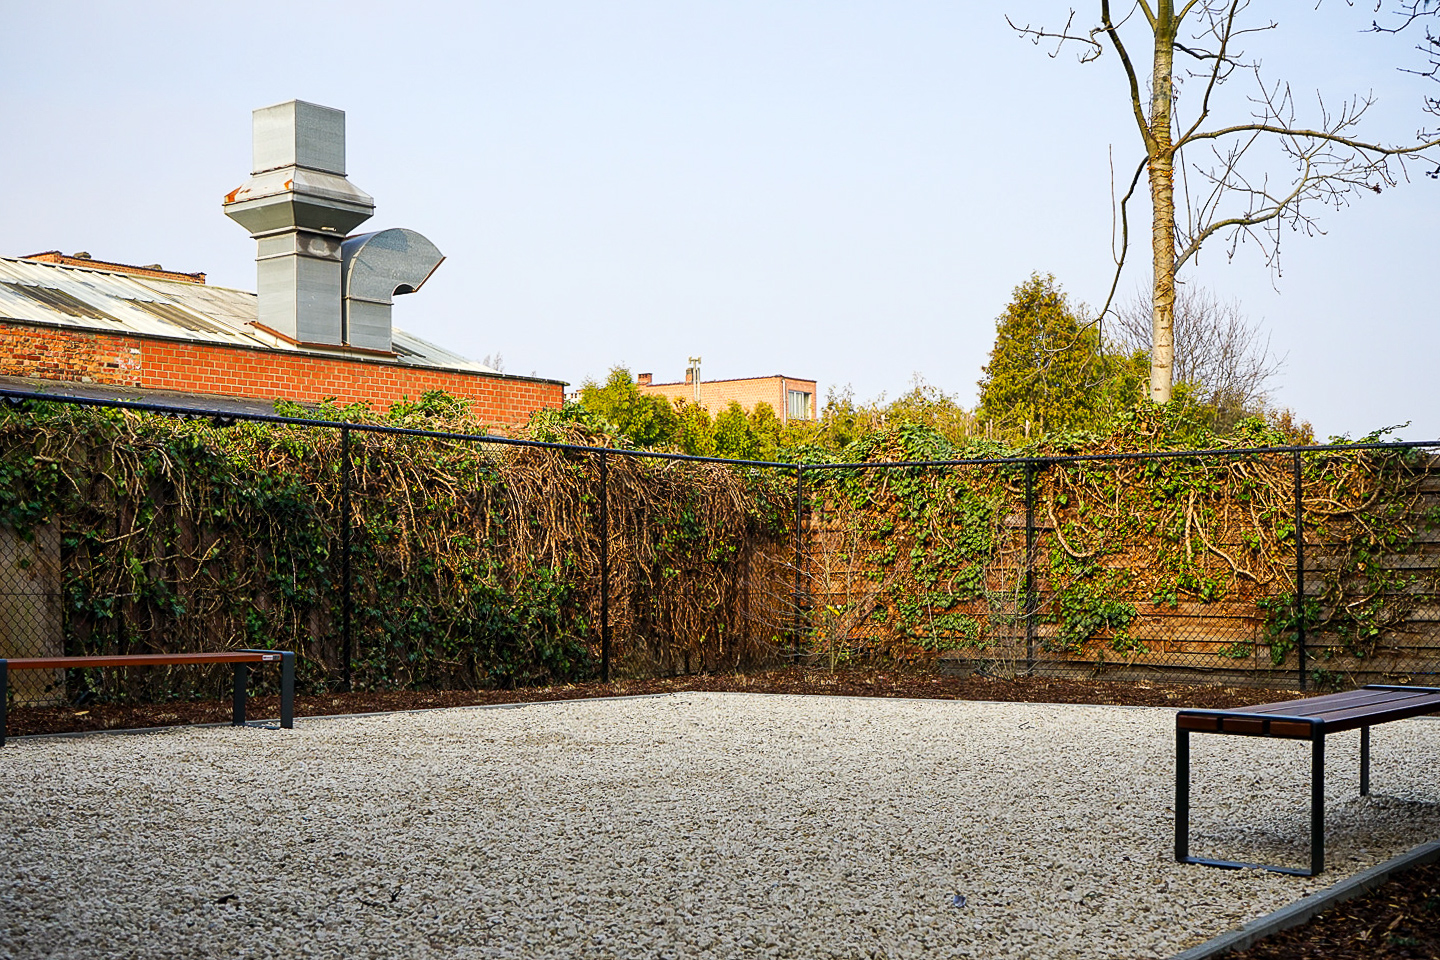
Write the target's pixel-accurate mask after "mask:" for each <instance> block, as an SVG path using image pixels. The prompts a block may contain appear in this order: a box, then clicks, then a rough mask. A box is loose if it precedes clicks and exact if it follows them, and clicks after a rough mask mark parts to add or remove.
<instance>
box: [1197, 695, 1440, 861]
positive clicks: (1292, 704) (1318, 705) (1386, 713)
mask: <svg viewBox="0 0 1440 960" xmlns="http://www.w3.org/2000/svg"><path fill="white" fill-rule="evenodd" d="M1437 711H1440V687H1408V686H1407V687H1398V686H1382V685H1373V686H1368V687H1361V688H1360V689H1358V690H1349V691H1346V692H1344V693H1331V694H1327V695H1325V696H1323V697H1310V698H1308V699H1305V700H1287V701H1285V702H1283V703H1267V704H1264V705H1262V706H1258V707H1246V708H1244V709H1241V710H1181V711H1180V712H1179V713H1177V714H1176V715H1175V859H1176V860H1178V861H1179V862H1181V863H1198V864H1202V865H1204V866H1207V867H1228V868H1232V869H1235V868H1240V867H1259V868H1261V869H1263V870H1272V871H1275V872H1276V873H1288V874H1293V875H1295V876H1300V877H1313V876H1315V875H1316V874H1317V873H1320V872H1321V871H1322V870H1324V869H1325V738H1326V737H1327V736H1328V735H1330V734H1332V733H1340V732H1342V731H1345V730H1355V729H1359V731H1360V793H1361V795H1367V794H1369V793H1370V728H1371V727H1372V726H1374V725H1376V724H1380V723H1389V722H1390V721H1392V720H1405V719H1407V718H1409V717H1419V716H1424V715H1425V714H1429V713H1436V712H1437ZM1192 733H1228V734H1232V735H1236V736H1242V737H1279V738H1281V739H1286V740H1308V741H1310V868H1309V869H1308V870H1304V869H1299V868H1295V867H1276V866H1268V865H1266V864H1263V863H1240V862H1237V861H1233V860H1206V859H1204V858H1203V857H1192V856H1190V734H1192Z"/></svg>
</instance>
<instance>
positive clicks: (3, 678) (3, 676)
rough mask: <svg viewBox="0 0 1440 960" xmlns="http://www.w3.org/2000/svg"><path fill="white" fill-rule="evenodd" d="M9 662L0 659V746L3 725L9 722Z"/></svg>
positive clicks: (1, 743)
mask: <svg viewBox="0 0 1440 960" xmlns="http://www.w3.org/2000/svg"><path fill="white" fill-rule="evenodd" d="M9 711H10V664H9V663H8V662H7V661H5V660H0V747H3V746H5V725H6V724H7V723H9V722H10V716H9Z"/></svg>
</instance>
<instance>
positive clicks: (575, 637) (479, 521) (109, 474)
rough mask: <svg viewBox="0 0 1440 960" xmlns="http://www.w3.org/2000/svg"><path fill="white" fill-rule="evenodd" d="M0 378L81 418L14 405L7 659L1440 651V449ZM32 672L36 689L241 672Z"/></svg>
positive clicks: (1171, 656) (7, 453)
mask: <svg viewBox="0 0 1440 960" xmlns="http://www.w3.org/2000/svg"><path fill="white" fill-rule="evenodd" d="M0 397H4V398H6V399H7V400H8V402H9V403H11V404H14V405H32V406H33V405H37V404H43V405H45V406H34V407H33V409H35V410H45V411H62V413H60V414H56V415H54V416H48V415H47V416H46V417H44V418H41V419H34V418H32V419H30V420H25V421H24V422H21V421H20V420H18V419H13V418H12V421H11V422H9V423H8V424H0V428H3V432H0V511H3V512H0V656H7V657H20V656H37V655H54V654H61V653H70V654H73V653H101V652H121V653H123V652H141V651H145V650H165V651H170V650H213V649H224V648H228V647H240V646H244V647H257V646H261V647H274V648H290V649H295V650H297V651H298V652H300V654H301V683H302V689H303V688H305V687H307V686H308V687H309V688H310V689H316V690H319V689H336V688H339V689H352V688H383V687H397V686H410V687H427V686H430V687H438V686H454V685H465V686H488V685H508V684H523V683H531V682H540V681H544V680H567V679H580V678H584V677H591V676H598V677H600V678H603V679H610V678H611V677H612V676H617V675H631V676H634V675H645V674H651V675H654V674H674V673H685V672H697V671H704V670H714V669H726V668H733V667H746V666H757V665H763V664H773V663H781V662H787V661H798V662H802V663H808V664H814V665H824V666H840V665H845V664H852V663H860V662H867V661H873V660H875V659H887V660H903V661H924V662H935V661H938V662H940V663H941V664H948V665H951V666H953V667H954V668H955V669H959V670H968V669H981V670H984V671H987V672H990V673H1003V674H1014V675H1019V674H1048V675H1059V676H1077V677H1079V676H1087V677H1088V676H1096V675H1103V676H1105V677H1107V678H1115V679H1136V680H1144V679H1147V678H1153V679H1167V680H1198V681H1224V682H1231V683H1259V684H1269V685H1279V684H1298V685H1299V686H1301V687H1302V688H1303V687H1310V686H1317V687H1326V688H1328V687H1341V686H1347V685H1353V684H1356V683H1360V682H1369V681H1371V680H1375V679H1380V678H1383V679H1384V680H1385V681H1387V682H1407V681H1408V680H1409V679H1411V678H1416V679H1420V678H1429V677H1433V676H1434V675H1435V673H1436V672H1437V668H1440V598H1437V594H1440V585H1437V570H1440V550H1437V548H1436V544H1437V542H1440V537H1437V536H1436V535H1435V532H1434V531H1435V529H1436V525H1437V523H1436V521H1437V518H1440V510H1437V507H1440V471H1436V470H1435V469H1434V467H1433V465H1432V459H1431V457H1430V455H1429V453H1428V449H1429V448H1430V447H1433V446H1435V444H1384V443H1364V444H1347V445H1338V446H1325V447H1302V448H1288V447H1286V448H1280V447H1264V448H1254V449H1229V450H1205V451H1184V452H1156V453H1126V452H1117V453H1099V454H1084V455H1074V456H1035V457H1018V458H1006V459H998V460H997V459H955V460H901V461H895V460H889V461H886V462H867V463H850V464H839V463H810V464H790V463H785V464H781V463H763V462H751V461H731V460H723V459H719V458H705V457H690V456H685V455H680V454H666V453H657V452H651V451H635V450H622V449H615V448H609V447H598V446H590V445H587V444H584V443H568V442H542V441H535V440H521V439H515V438H508V437H496V436H476V435H470V434H464V433H447V432H441V431H434V430H426V429H412V428H408V427H404V426H392V425H384V424H373V423H342V422H336V421H330V420H320V419H303V418H293V417H281V416H269V415H256V414H238V413H230V412H215V411H209V410H196V409H184V408H177V407H172V406H165V405H159V404H147V403H124V402H103V401H96V400H85V399H77V398H61V397H56V396H52V395H44V394H33V393H24V392H19V391H0ZM64 411H71V412H73V413H74V416H71V415H69V414H65V413H63V412H64ZM82 411H88V414H87V416H88V417H89V419H86V418H85V417H82V416H80V412H82ZM131 413H150V414H159V415H161V418H162V419H163V420H164V422H166V423H169V424H173V425H178V426H174V427H173V428H172V429H170V430H169V432H168V433H166V434H165V436H164V437H163V439H157V438H156V437H155V436H153V435H151V434H149V433H146V432H145V431H144V430H141V429H139V428H137V427H136V423H137V422H139V421H140V420H142V419H143V418H136V417H133V416H129V414H131ZM107 431H108V432H107ZM102 433H104V434H105V436H104V437H99V434H102ZM82 465H84V468H83V469H82V468H81V467H82ZM137 673H138V672H137ZM17 676H21V677H26V678H27V679H29V678H31V677H34V680H35V682H34V683H33V684H32V685H31V686H30V687H29V688H27V689H17V690H16V695H17V698H18V699H20V700H22V701H25V700H28V701H30V702H46V701H47V700H48V701H51V702H54V701H57V700H59V699H60V698H73V697H74V696H76V695H77V694H83V693H84V689H83V688H85V687H86V685H89V684H96V685H100V687H101V689H100V690H98V692H99V693H101V694H103V695H108V696H134V697H149V698H162V697H173V696H187V695H193V694H196V693H200V692H204V691H206V690H208V689H209V687H210V686H214V685H215V684H216V683H217V680H216V678H207V677H199V678H193V677H190V678H187V676H182V675H179V674H177V675H175V676H169V675H165V674H161V673H159V672H153V673H145V674H143V675H141V676H136V677H134V678H127V679H125V680H124V681H123V683H122V682H121V681H119V680H112V679H107V678H100V677H92V676H90V675H88V674H84V673H80V672H73V673H72V675H71V676H70V677H64V676H61V675H59V674H58V673H57V674H56V675H53V676H44V675H38V674H33V673H30V672H27V673H23V674H17ZM219 682H223V678H222V680H221V681H219ZM106 684H109V686H105V685H106ZM147 684H148V686H147ZM187 684H189V685H190V686H186V685H187Z"/></svg>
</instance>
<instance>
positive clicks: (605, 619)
mask: <svg viewBox="0 0 1440 960" xmlns="http://www.w3.org/2000/svg"><path fill="white" fill-rule="evenodd" d="M599 456H600V679H601V680H602V681H604V682H605V683H609V682H610V494H609V479H608V478H609V468H608V466H607V463H608V460H607V458H606V456H605V451H604V450H601V451H600V454H599Z"/></svg>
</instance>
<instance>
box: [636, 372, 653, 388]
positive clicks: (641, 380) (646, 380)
mask: <svg viewBox="0 0 1440 960" xmlns="http://www.w3.org/2000/svg"><path fill="white" fill-rule="evenodd" d="M654 379H655V376H654V374H649V373H642V374H639V375H638V376H636V377H635V382H636V383H638V384H639V385H640V386H642V387H648V386H650V381H652V380H654Z"/></svg>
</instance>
